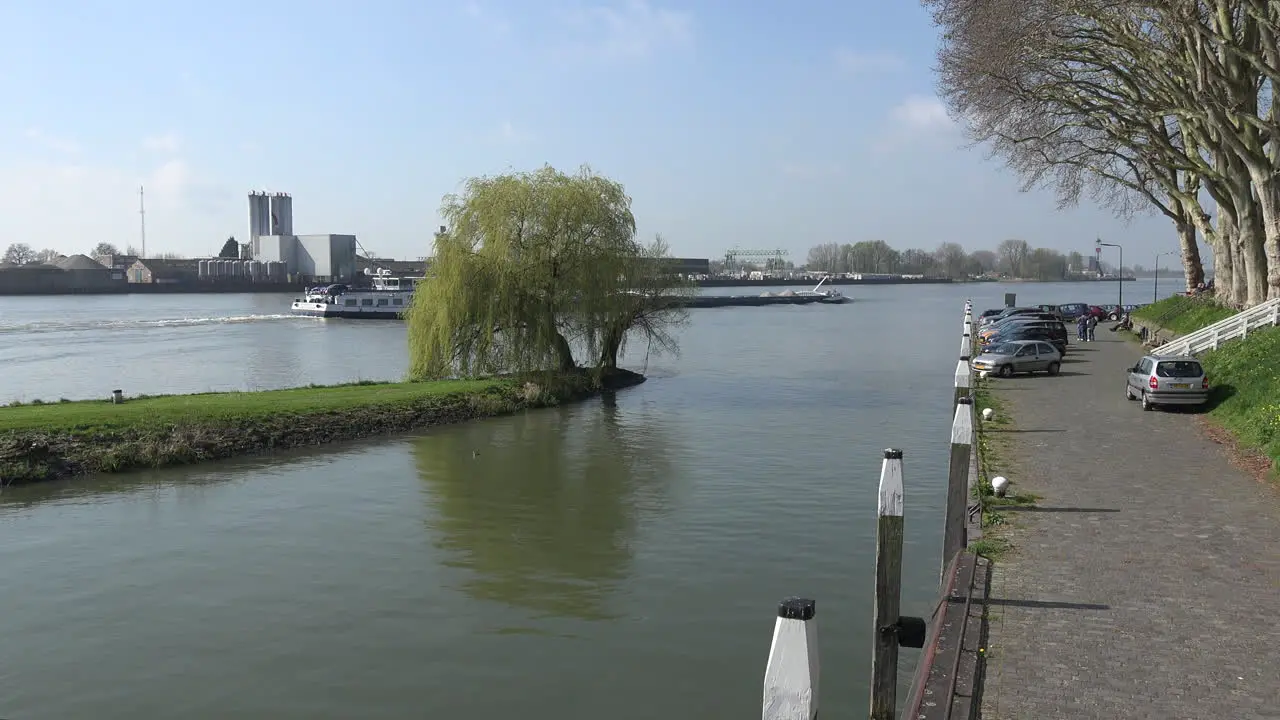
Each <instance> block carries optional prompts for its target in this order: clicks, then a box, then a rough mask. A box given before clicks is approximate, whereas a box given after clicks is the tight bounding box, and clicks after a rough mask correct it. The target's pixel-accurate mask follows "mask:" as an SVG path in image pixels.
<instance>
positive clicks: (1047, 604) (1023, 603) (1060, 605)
mask: <svg viewBox="0 0 1280 720" xmlns="http://www.w3.org/2000/svg"><path fill="white" fill-rule="evenodd" d="M986 604H987V605H1004V606H1007V607H1024V608H1046V609H1054V610H1110V609H1111V606H1110V605H1103V604H1101V603H1073V602H1059V601H1055V600H1003V599H1001V598H988V599H987V600H986Z"/></svg>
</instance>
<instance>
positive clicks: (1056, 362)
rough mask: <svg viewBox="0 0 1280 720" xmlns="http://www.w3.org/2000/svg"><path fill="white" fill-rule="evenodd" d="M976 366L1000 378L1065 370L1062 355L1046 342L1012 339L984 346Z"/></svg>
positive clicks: (977, 358)
mask: <svg viewBox="0 0 1280 720" xmlns="http://www.w3.org/2000/svg"><path fill="white" fill-rule="evenodd" d="M973 369H974V370H986V371H987V372H990V373H992V374H995V375H999V376H1000V377H1009V376H1010V375H1012V374H1014V373H1020V372H1024V373H1033V372H1038V371H1041V370H1043V371H1044V372H1047V373H1049V374H1050V375H1057V374H1058V371H1059V370H1061V369H1062V354H1061V353H1059V352H1058V350H1057V348H1055V347H1054V346H1053V345H1050V344H1049V343H1047V342H1044V341H1040V340H1011V341H1009V342H1003V343H996V344H994V345H988V346H987V347H985V348H983V350H982V354H981V355H979V356H978V357H976V358H974V359H973Z"/></svg>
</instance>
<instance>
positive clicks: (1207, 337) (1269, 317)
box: [1152, 298, 1280, 357]
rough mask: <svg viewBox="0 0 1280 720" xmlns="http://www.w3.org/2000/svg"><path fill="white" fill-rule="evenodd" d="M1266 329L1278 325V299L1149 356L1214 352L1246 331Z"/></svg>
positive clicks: (1178, 341) (1279, 322) (1279, 299)
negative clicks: (1221, 343) (1223, 342)
mask: <svg viewBox="0 0 1280 720" xmlns="http://www.w3.org/2000/svg"><path fill="white" fill-rule="evenodd" d="M1255 321H1260V322H1255ZM1267 325H1280V298H1273V299H1271V300H1268V301H1266V302H1264V303H1261V304H1258V305H1255V306H1253V307H1251V308H1249V309H1248V310H1243V311H1241V312H1238V313H1236V314H1235V315H1232V316H1231V317H1229V318H1226V319H1224V320H1219V321H1218V322H1216V323H1214V324H1212V325H1208V326H1206V327H1203V328H1200V329H1199V330H1197V331H1195V332H1193V333H1190V334H1188V335H1184V336H1182V337H1180V338H1177V339H1174V340H1171V341H1169V342H1167V343H1165V344H1164V345H1161V346H1160V347H1159V348H1156V349H1155V350H1153V351H1152V354H1153V355H1156V356H1161V357H1168V356H1171V355H1193V354H1195V353H1197V352H1203V351H1205V350H1208V349H1212V348H1216V347H1217V346H1218V343H1220V342H1222V341H1224V340H1234V339H1236V338H1238V337H1244V336H1245V335H1247V334H1248V333H1249V331H1250V330H1254V329H1257V328H1260V327H1265V326H1267Z"/></svg>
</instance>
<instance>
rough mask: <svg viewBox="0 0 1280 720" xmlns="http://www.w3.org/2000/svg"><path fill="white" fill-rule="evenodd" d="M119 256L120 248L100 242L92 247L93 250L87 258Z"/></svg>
mask: <svg viewBox="0 0 1280 720" xmlns="http://www.w3.org/2000/svg"><path fill="white" fill-rule="evenodd" d="M119 254H120V248H118V247H116V246H115V245H112V244H111V243H109V242H100V243H98V244H97V245H95V246H94V248H93V250H92V251H91V252H90V253H89V256H90V257H101V256H103V255H119Z"/></svg>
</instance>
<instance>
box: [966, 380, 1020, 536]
mask: <svg viewBox="0 0 1280 720" xmlns="http://www.w3.org/2000/svg"><path fill="white" fill-rule="evenodd" d="M974 399H975V401H976V403H977V408H978V416H979V419H978V425H977V427H976V428H975V432H974V436H975V439H976V447H977V451H978V483H977V486H976V487H975V488H974V494H975V495H976V497H977V499H978V500H979V501H981V503H982V539H981V540H978V541H976V542H974V543H973V544H972V545H970V548H971V549H972V550H973V551H974V552H975V553H977V554H978V555H982V556H983V557H987V558H993V559H994V558H998V557H999V556H1000V555H1001V554H1002V553H1004V552H1006V551H1007V550H1009V548H1010V547H1012V542H1011V541H1010V539H1009V536H1008V532H1007V531H1008V529H1009V521H1008V516H1007V515H1006V514H1005V513H1004V512H1001V509H1002V508H1006V507H1009V506H1011V505H1034V504H1035V501H1036V498H1035V496H1033V495H1030V494H1026V493H1022V492H1020V491H1019V490H1018V488H1017V486H1016V485H1015V484H1010V485H1009V487H1008V488H1006V492H1005V496H1004V497H998V496H997V495H996V493H995V489H994V488H992V486H991V478H993V477H996V476H998V475H1003V476H1005V477H1009V475H1010V474H1011V473H1010V469H1009V467H1010V466H1009V445H1008V443H1009V437H1010V435H1008V434H1007V433H1008V431H1009V430H1011V429H1013V426H1014V419H1013V418H1012V417H1011V416H1010V415H1009V409H1008V406H1007V405H1006V404H1005V403H1004V401H1003V399H1002V398H1001V397H1000V396H999V395H998V394H996V393H994V392H992V390H991V381H990V380H989V379H979V380H978V386H977V388H976V390H975V391H974ZM987 408H990V409H991V411H992V417H991V419H990V420H982V419H981V413H982V411H983V410H984V409H987ZM1009 479H1010V480H1012V479H1013V478H1009Z"/></svg>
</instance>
